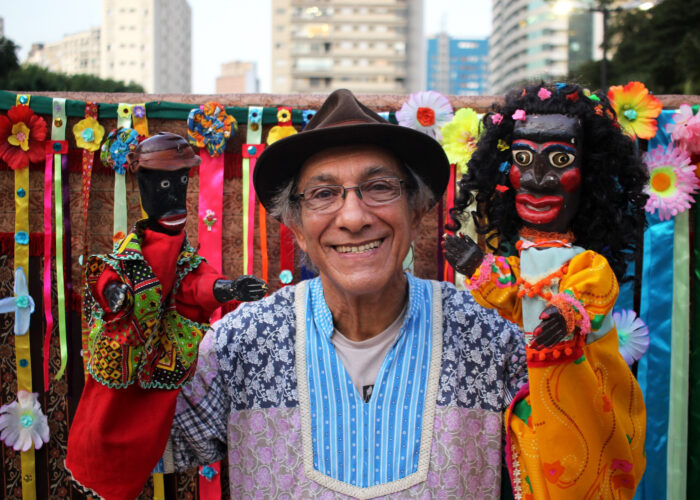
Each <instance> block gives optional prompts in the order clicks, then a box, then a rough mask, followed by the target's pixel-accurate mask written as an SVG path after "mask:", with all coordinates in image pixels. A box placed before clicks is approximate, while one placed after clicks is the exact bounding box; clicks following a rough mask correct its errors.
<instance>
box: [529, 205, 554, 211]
mask: <svg viewBox="0 0 700 500" xmlns="http://www.w3.org/2000/svg"><path fill="white" fill-rule="evenodd" d="M527 208H528V210H532V211H533V212H546V211H547V210H549V209H550V208H551V207H550V206H549V205H545V206H543V207H534V206H532V205H527Z"/></svg>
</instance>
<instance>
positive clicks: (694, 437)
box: [687, 196, 700, 491]
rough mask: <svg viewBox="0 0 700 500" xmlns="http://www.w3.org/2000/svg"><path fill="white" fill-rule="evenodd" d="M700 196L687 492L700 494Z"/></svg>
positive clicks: (695, 223)
mask: <svg viewBox="0 0 700 500" xmlns="http://www.w3.org/2000/svg"><path fill="white" fill-rule="evenodd" d="M699 203H700V196H696V197H695V204H694V205H693V229H694V233H695V239H694V241H693V257H694V258H693V264H694V268H693V270H692V278H693V297H695V307H694V308H693V323H692V329H691V332H690V370H689V372H688V379H689V381H690V387H689V389H690V390H689V398H688V400H689V408H688V475H687V477H688V488H687V491H700V307H698V304H697V300H698V298H700V205H699Z"/></svg>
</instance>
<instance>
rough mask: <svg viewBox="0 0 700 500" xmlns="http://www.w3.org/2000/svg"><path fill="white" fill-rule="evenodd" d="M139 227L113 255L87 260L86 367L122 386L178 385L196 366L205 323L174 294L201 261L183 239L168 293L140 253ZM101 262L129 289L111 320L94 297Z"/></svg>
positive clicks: (111, 384) (104, 380)
mask: <svg viewBox="0 0 700 500" xmlns="http://www.w3.org/2000/svg"><path fill="white" fill-rule="evenodd" d="M140 242H141V234H140V231H138V228H137V232H132V233H130V234H129V235H127V237H126V238H124V239H123V240H120V241H118V242H117V243H116V244H115V246H114V250H113V253H111V254H106V255H93V256H91V257H90V258H89V259H88V262H87V266H86V271H85V277H86V287H85V316H86V318H87V323H88V326H89V328H90V337H89V344H88V346H89V356H90V359H89V361H88V365H87V366H88V371H89V372H90V374H91V375H92V376H93V378H94V379H95V380H97V381H98V382H100V383H102V384H104V385H106V386H109V387H112V388H117V389H118V388H124V387H127V386H129V385H131V384H133V383H134V382H138V384H139V385H140V386H141V387H143V388H144V389H149V388H161V389H176V388H178V387H180V386H182V385H183V384H184V383H185V382H187V381H188V380H189V379H190V377H191V376H192V375H193V373H194V370H195V368H196V366H197V363H196V361H197V348H198V346H199V342H200V340H201V339H202V337H203V335H204V333H205V332H206V331H207V329H208V328H209V325H208V324H205V323H197V322H195V321H192V320H190V319H188V318H185V317H184V316H182V315H181V314H179V313H178V312H177V310H176V308H175V295H176V294H177V292H178V289H179V286H180V283H181V281H182V279H183V278H184V277H185V276H186V275H187V274H188V273H189V272H190V271H192V270H194V269H196V268H197V267H198V266H199V264H200V263H201V262H202V261H203V260H204V259H203V258H202V257H200V256H199V255H197V254H195V251H194V249H193V248H192V247H191V246H190V244H189V242H188V241H187V239H186V238H185V241H184V242H183V245H182V249H181V250H180V255H179V256H178V260H177V270H176V276H175V283H174V284H173V289H172V291H171V292H170V294H169V295H168V296H167V297H163V290H162V286H161V284H160V282H159V281H158V278H157V277H156V276H155V274H154V273H153V270H152V269H151V266H150V265H149V264H148V262H146V260H145V259H144V258H143V254H142V253H141V245H140ZM105 266H109V267H111V268H112V269H113V270H114V271H115V272H116V273H117V274H118V275H119V278H120V279H121V281H122V282H123V283H125V284H126V285H127V286H128V289H129V293H127V299H126V301H125V304H124V306H123V308H122V310H121V312H120V314H118V315H117V316H116V317H115V318H113V319H111V320H109V321H107V320H105V319H104V315H105V311H104V310H103V309H102V307H101V306H100V304H99V303H98V302H97V300H95V298H94V297H93V296H92V293H91V290H92V287H94V286H95V285H96V283H97V280H98V279H99V277H100V275H101V274H102V272H103V271H104V269H105Z"/></svg>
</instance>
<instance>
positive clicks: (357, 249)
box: [333, 238, 384, 253]
mask: <svg viewBox="0 0 700 500" xmlns="http://www.w3.org/2000/svg"><path fill="white" fill-rule="evenodd" d="M382 241H384V238H381V239H379V240H374V241H368V242H367V243H362V244H361V245H337V246H334V247H333V248H335V251H336V252H338V253H362V252H368V251H370V250H374V249H375V248H378V247H379V245H381V244H382Z"/></svg>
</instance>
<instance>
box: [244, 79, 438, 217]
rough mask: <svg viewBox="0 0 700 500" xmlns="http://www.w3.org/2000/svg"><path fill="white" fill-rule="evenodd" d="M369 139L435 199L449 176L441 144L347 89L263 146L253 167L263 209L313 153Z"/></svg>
mask: <svg viewBox="0 0 700 500" xmlns="http://www.w3.org/2000/svg"><path fill="white" fill-rule="evenodd" d="M352 144H371V145H376V146H381V147H383V148H385V149H388V150H389V151H391V152H392V153H393V154H394V155H396V156H397V157H398V158H399V159H400V160H401V161H402V162H403V163H404V164H405V165H406V166H407V167H408V168H410V169H411V170H412V171H413V172H415V173H416V174H417V175H418V176H419V177H420V178H421V179H422V180H423V181H424V182H425V183H426V184H427V185H428V187H429V188H430V190H431V191H432V192H433V194H434V196H435V200H436V201H437V200H439V199H440V198H441V197H442V194H443V193H444V192H445V188H446V187H447V183H448V181H449V178H450V164H449V161H448V160H447V156H446V155H445V152H444V151H443V149H442V146H440V144H439V143H438V142H437V141H436V140H435V139H433V138H432V137H429V136H428V135H426V134H424V133H422V132H419V131H417V130H413V129H411V128H408V127H401V126H399V125H394V124H392V123H389V122H388V121H386V120H385V119H384V118H382V117H381V116H379V115H378V114H377V113H375V112H374V111H372V110H371V109H369V108H368V107H367V106H365V105H364V104H362V103H361V102H360V101H358V100H357V98H356V97H355V96H354V95H353V93H352V92H350V91H349V90H347V89H340V90H336V91H335V92H333V93H332V94H330V95H329V96H328V97H327V98H326V100H325V101H324V103H323V104H322V105H321V109H319V110H318V112H317V113H316V115H315V116H314V117H313V118H312V119H311V120H309V123H308V124H307V125H306V128H304V130H303V131H301V132H299V133H298V134H294V135H292V136H289V137H285V138H284V139H280V140H279V141H277V142H275V143H273V144H272V145H270V146H268V147H267V148H265V150H264V151H263V152H262V154H261V155H260V158H258V161H257V163H256V165H255V170H254V171H253V185H254V186H255V192H256V193H257V196H258V198H259V199H260V201H261V202H262V204H263V206H265V208H270V203H271V201H272V199H273V197H274V196H275V195H276V194H277V193H278V191H279V189H280V186H282V185H284V184H285V183H286V182H287V181H288V180H289V179H292V178H294V177H295V176H296V175H297V174H298V173H299V170H300V169H301V166H302V164H303V163H304V162H305V161H306V160H308V159H309V158H310V157H311V156H313V155H315V154H316V153H318V152H320V151H323V150H324V149H329V148H332V147H336V146H349V145H352Z"/></svg>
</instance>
